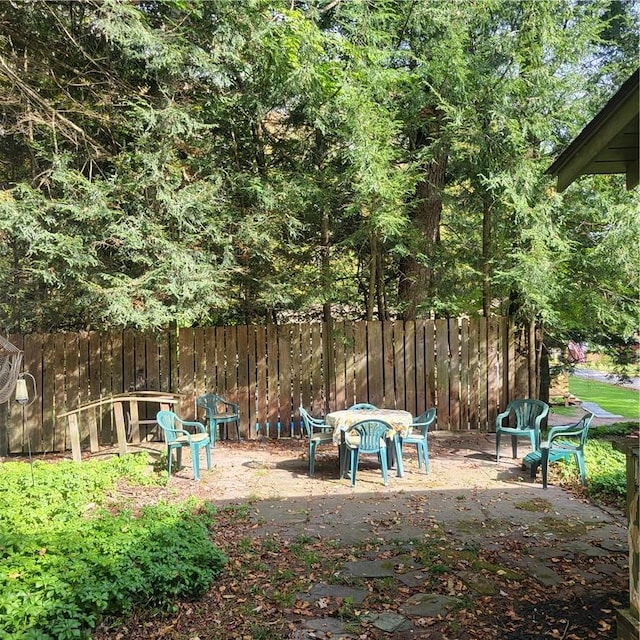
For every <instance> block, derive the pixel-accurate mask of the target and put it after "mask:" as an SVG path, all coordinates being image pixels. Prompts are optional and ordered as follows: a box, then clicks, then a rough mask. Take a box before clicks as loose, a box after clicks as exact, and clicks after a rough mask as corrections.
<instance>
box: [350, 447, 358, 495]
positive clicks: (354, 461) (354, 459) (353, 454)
mask: <svg viewBox="0 0 640 640" xmlns="http://www.w3.org/2000/svg"><path fill="white" fill-rule="evenodd" d="M349 457H350V458H351V486H352V487H353V486H355V484H356V474H357V472H358V458H359V451H358V449H351V451H350V456H349Z"/></svg>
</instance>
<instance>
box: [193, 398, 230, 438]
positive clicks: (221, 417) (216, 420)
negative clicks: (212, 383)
mask: <svg viewBox="0 0 640 640" xmlns="http://www.w3.org/2000/svg"><path fill="white" fill-rule="evenodd" d="M196 406H197V407H202V408H203V409H204V410H205V411H206V414H207V422H208V424H209V433H210V434H211V444H212V445H213V446H214V447H215V446H216V438H217V437H218V436H217V433H218V427H220V438H222V428H223V427H224V437H225V439H227V438H228V437H229V432H228V429H229V425H230V424H235V427H236V434H237V436H238V440H240V422H239V420H240V413H239V410H238V405H237V404H236V403H235V402H229V401H228V400H225V399H224V398H223V397H222V396H220V395H218V394H217V393H205V394H204V395H202V396H200V397H198V399H197V400H196Z"/></svg>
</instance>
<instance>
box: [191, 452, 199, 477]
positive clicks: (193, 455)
mask: <svg viewBox="0 0 640 640" xmlns="http://www.w3.org/2000/svg"><path fill="white" fill-rule="evenodd" d="M191 464H192V465H193V479H194V480H200V447H196V446H195V445H193V446H192V447H191Z"/></svg>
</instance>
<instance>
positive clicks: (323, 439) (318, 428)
mask: <svg viewBox="0 0 640 640" xmlns="http://www.w3.org/2000/svg"><path fill="white" fill-rule="evenodd" d="M298 411H299V412H300V417H301V418H302V424H303V426H304V430H305V433H306V434H307V437H308V438H309V476H310V477H313V476H314V474H315V464H316V448H317V447H318V445H319V444H333V427H331V426H329V425H328V424H326V423H325V422H324V421H323V420H320V419H319V418H313V417H311V416H310V415H309V413H308V411H307V410H306V409H305V408H304V407H300V408H299V409H298Z"/></svg>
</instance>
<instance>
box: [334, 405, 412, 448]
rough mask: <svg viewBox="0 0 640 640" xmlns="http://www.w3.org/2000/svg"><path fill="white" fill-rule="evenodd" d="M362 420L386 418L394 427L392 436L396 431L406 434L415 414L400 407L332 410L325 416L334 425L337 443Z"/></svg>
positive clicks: (335, 441) (402, 434)
mask: <svg viewBox="0 0 640 640" xmlns="http://www.w3.org/2000/svg"><path fill="white" fill-rule="evenodd" d="M362 420H384V421H385V422H386V423H387V424H389V426H390V427H391V428H392V429H393V431H392V433H390V434H389V436H390V437H393V436H394V435H395V433H399V434H400V435H401V436H402V437H404V436H406V435H407V433H408V432H409V431H410V430H411V425H412V424H413V416H412V415H411V414H410V413H409V412H408V411H402V410H399V409H353V410H349V409H344V410H342V411H332V412H331V413H327V415H326V416H325V422H326V423H327V424H328V425H329V426H331V427H333V442H334V443H335V444H337V445H339V444H340V443H341V442H342V434H343V432H345V431H348V430H349V427H352V426H353V425H354V424H355V423H356V422H360V421H362Z"/></svg>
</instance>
